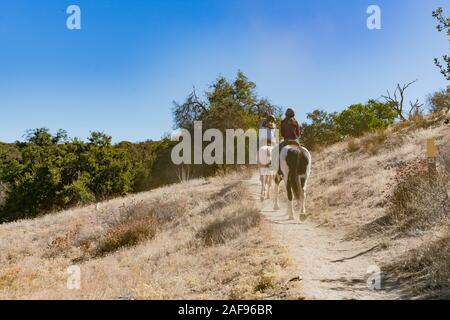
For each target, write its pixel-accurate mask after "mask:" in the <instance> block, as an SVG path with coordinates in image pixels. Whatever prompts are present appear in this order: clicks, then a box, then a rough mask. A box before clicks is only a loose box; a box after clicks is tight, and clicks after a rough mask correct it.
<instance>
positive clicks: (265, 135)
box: [258, 114, 276, 146]
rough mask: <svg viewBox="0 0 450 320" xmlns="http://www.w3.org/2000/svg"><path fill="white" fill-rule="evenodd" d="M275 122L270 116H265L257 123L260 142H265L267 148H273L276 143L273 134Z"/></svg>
mask: <svg viewBox="0 0 450 320" xmlns="http://www.w3.org/2000/svg"><path fill="white" fill-rule="evenodd" d="M275 121H276V120H275V117H274V116H273V115H272V114H266V116H265V117H264V118H263V119H261V121H260V122H259V126H258V127H259V133H260V138H261V140H260V141H265V143H266V145H267V146H273V145H275V143H276V139H275V133H274V130H275V129H276V125H275Z"/></svg>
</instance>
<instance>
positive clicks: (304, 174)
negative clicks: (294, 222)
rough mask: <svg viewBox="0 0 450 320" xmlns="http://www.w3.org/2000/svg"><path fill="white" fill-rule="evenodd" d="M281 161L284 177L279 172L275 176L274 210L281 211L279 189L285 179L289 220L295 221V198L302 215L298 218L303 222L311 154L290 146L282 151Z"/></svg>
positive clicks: (305, 150)
mask: <svg viewBox="0 0 450 320" xmlns="http://www.w3.org/2000/svg"><path fill="white" fill-rule="evenodd" d="M273 159H274V160H272V161H276V160H277V159H278V157H276V156H273ZM279 159H280V160H279V161H280V167H281V172H282V173H283V177H281V176H279V175H278V172H277V173H276V175H275V203H274V209H275V210H278V209H280V206H279V204H278V188H279V184H280V182H281V179H282V178H283V179H285V185H286V191H287V195H288V200H289V204H288V209H287V214H288V216H289V219H294V207H293V198H295V199H296V200H297V201H298V202H297V203H298V206H299V207H300V209H301V213H302V215H300V214H298V217H297V218H298V219H301V220H303V219H304V218H305V217H306V216H305V213H306V186H307V182H308V178H309V176H310V174H311V154H310V153H309V151H308V150H307V149H306V148H304V147H299V146H294V145H288V146H286V147H284V148H283V149H282V150H281V152H280V156H279Z"/></svg>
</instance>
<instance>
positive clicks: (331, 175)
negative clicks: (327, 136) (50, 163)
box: [0, 121, 450, 299]
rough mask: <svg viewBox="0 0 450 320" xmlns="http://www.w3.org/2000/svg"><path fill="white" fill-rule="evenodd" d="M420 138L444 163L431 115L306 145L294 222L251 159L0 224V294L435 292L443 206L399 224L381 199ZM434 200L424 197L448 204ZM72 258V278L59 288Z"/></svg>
mask: <svg viewBox="0 0 450 320" xmlns="http://www.w3.org/2000/svg"><path fill="white" fill-rule="evenodd" d="M431 137H433V138H436V141H437V145H438V149H439V154H440V156H441V157H440V159H439V163H440V168H442V164H443V160H442V159H443V155H444V154H447V155H448V151H449V147H450V146H449V137H450V127H449V126H448V125H447V124H444V123H443V122H442V121H438V122H436V123H430V124H427V125H423V126H421V127H420V128H414V127H400V126H393V127H391V128H389V129H388V130H387V131H384V132H379V133H374V134H369V135H366V136H364V137H362V138H360V139H352V140H347V141H344V142H341V143H338V144H335V145H333V146H331V147H329V148H325V149H323V150H320V151H317V152H314V153H313V173H312V176H311V179H310V184H309V189H308V200H307V211H308V215H309V217H308V219H307V221H306V222H305V223H303V224H300V223H296V222H293V221H289V220H286V217H285V216H284V213H285V212H284V208H282V211H273V210H272V202H271V200H266V201H264V202H263V203H261V202H259V197H258V177H257V175H256V173H255V172H251V171H250V172H247V171H242V172H239V173H237V174H231V175H227V176H217V177H215V178H208V179H199V180H192V181H189V182H187V183H182V184H178V185H173V186H168V187H164V188H160V189H155V190H153V191H150V192H144V193H139V194H135V195H131V196H128V197H124V198H117V199H114V200H111V201H108V202H103V203H99V204H97V205H90V206H85V207H80V208H75V209H72V210H67V211H62V212H59V213H55V214H49V215H45V216H42V217H38V218H35V219H30V220H21V221H16V222H11V223H6V224H2V225H0V234H1V240H0V247H1V250H0V299H26V298H45V299H48V298H56V299H68V298H74V299H182V298H192V299H201V298H207V299H211V298H217V299H230V298H235V299H245V298H258V299H263V298H290V299H303V298H308V299H380V298H421V297H444V296H446V295H447V294H448V292H449V291H448V288H447V287H446V285H447V284H448V283H450V281H449V279H450V278H449V274H448V269H449V268H448V267H449V265H450V264H449V261H448V256H450V254H449V253H450V252H449V251H448V250H450V246H449V238H448V219H447V217H446V218H445V219H441V218H439V219H437V218H436V219H434V220H432V221H431V220H430V221H429V222H427V223H426V224H425V223H423V222H422V220H420V221H421V222H420V223H418V222H417V223H416V222H414V224H411V225H408V226H406V225H405V224H402V223H403V221H406V220H401V219H391V218H392V216H393V215H395V214H394V213H393V212H392V206H390V203H389V201H388V200H387V196H388V195H389V194H390V193H392V186H389V184H390V183H391V182H392V178H393V177H395V175H396V172H397V171H398V168H399V167H400V164H401V163H402V162H408V161H411V160H414V159H416V158H423V157H424V154H425V141H426V139H427V138H431ZM440 172H441V174H442V175H441V174H440V177H441V178H442V179H444V180H443V182H444V183H445V184H444V185H445V186H447V187H448V184H446V183H447V180H448V174H447V173H443V172H442V170H440ZM433 190H434V189H433ZM433 190H431V191H433ZM424 194H428V193H424ZM282 199H284V201H285V196H284V195H283V196H282ZM429 199H435V198H433V197H431V198H429ZM419 200H420V199H419ZM417 203H420V202H417ZM443 204H444V208H442V207H439V208H437V207H434V206H433V203H429V206H428V207H429V208H428V209H429V210H431V211H430V212H434V211H433V210H435V209H436V208H437V209H436V210H441V209H443V210H444V211H445V210H447V211H446V212H447V213H448V198H447V199H445V200H444V202H443ZM439 205H441V204H439ZM430 208H431V209H430ZM419 211H420V210H419ZM426 212H428V211H426ZM414 218H416V217H414ZM407 221H410V220H407ZM411 221H412V220H411ZM414 221H415V220H414ZM427 221H428V220H427ZM366 251H367V252H366ZM339 260H342V261H339ZM73 265H77V266H79V267H80V272H81V288H80V289H79V290H70V289H68V287H67V281H68V277H69V274H68V273H67V272H68V270H67V268H68V267H70V266H73ZM370 265H377V266H379V267H380V268H381V269H382V270H383V286H382V290H380V291H377V292H374V291H370V290H368V289H367V287H366V272H367V268H368V267H369V266H370ZM298 276H300V278H298Z"/></svg>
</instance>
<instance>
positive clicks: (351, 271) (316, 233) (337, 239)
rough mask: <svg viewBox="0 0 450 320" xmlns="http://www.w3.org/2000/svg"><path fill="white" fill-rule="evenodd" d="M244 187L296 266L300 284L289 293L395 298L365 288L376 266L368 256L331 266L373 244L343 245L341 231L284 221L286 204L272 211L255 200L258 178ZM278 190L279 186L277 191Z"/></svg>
mask: <svg viewBox="0 0 450 320" xmlns="http://www.w3.org/2000/svg"><path fill="white" fill-rule="evenodd" d="M248 184H249V187H250V190H251V195H252V197H254V200H255V201H257V202H258V205H259V207H260V208H261V213H262V214H263V215H264V216H265V218H266V219H267V220H268V221H269V222H270V223H271V225H272V230H273V237H274V238H275V240H277V241H279V242H281V243H283V244H285V245H287V246H288V249H289V251H290V254H291V256H292V257H293V259H294V261H295V263H296V265H297V268H298V274H297V275H298V276H300V279H301V280H300V281H299V285H296V286H294V287H293V288H291V290H293V291H295V292H291V293H295V294H296V295H298V296H303V297H305V299H332V300H335V299H337V300H339V299H398V298H399V295H398V294H396V293H395V292H393V291H390V292H388V291H374V290H370V289H369V288H368V287H367V284H366V281H367V269H368V267H369V266H372V265H376V262H375V261H374V259H373V254H372V252H367V253H365V254H362V255H360V256H358V257H356V258H353V259H349V260H345V261H342V262H333V261H335V260H339V259H342V258H347V257H353V256H355V255H358V254H360V253H362V252H364V251H366V250H367V249H371V248H373V247H374V246H375V245H376V244H377V243H374V242H369V241H345V240H343V239H344V236H345V234H344V232H343V231H340V230H339V229H338V228H335V229H331V228H326V227H322V226H319V225H318V224H317V223H315V222H314V221H312V220H311V218H308V219H307V220H306V221H305V222H304V223H299V222H296V221H293V220H288V218H287V215H286V201H283V200H282V198H281V199H280V200H281V201H280V206H281V209H280V210H278V211H274V210H273V200H265V201H263V202H261V201H260V200H259V188H260V184H259V177H258V176H254V177H253V178H252V179H251V180H249V181H248ZM282 188H284V185H283V183H282V184H281V187H280V189H282ZM272 193H273V188H272ZM293 276H296V275H293Z"/></svg>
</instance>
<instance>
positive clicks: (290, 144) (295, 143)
mask: <svg viewBox="0 0 450 320" xmlns="http://www.w3.org/2000/svg"><path fill="white" fill-rule="evenodd" d="M285 145H286V146H297V147H301V146H302V145H301V144H300V142H298V141H297V140H286V142H285Z"/></svg>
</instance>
